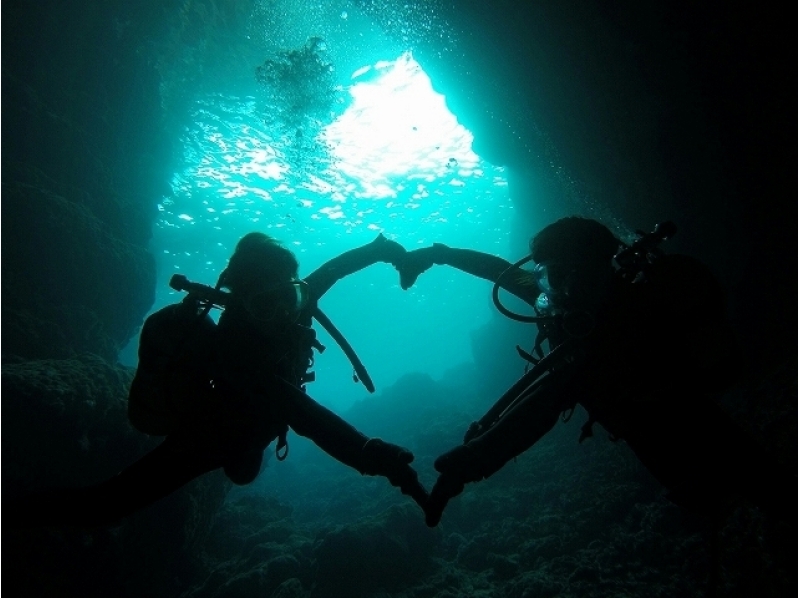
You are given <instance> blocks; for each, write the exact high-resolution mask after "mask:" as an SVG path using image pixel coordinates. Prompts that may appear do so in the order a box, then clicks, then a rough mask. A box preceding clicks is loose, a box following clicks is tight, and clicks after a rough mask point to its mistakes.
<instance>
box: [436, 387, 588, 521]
mask: <svg viewBox="0 0 800 598" xmlns="http://www.w3.org/2000/svg"><path fill="white" fill-rule="evenodd" d="M569 390H570V384H569V381H568V380H567V379H566V377H565V376H557V375H550V379H549V380H547V381H546V382H545V383H544V384H540V385H536V386H533V387H532V388H530V389H529V390H528V391H527V392H525V393H523V394H522V395H521V397H520V399H519V400H518V401H516V403H515V404H514V406H513V407H512V408H510V409H509V410H508V411H507V412H506V413H505V414H503V416H502V417H501V418H500V419H499V420H497V422H496V423H494V425H492V426H491V427H489V429H488V430H486V431H485V432H483V433H482V434H480V435H479V436H477V437H475V438H473V439H472V440H470V441H468V442H466V443H465V444H462V445H460V446H457V447H455V448H454V449H452V450H450V451H448V452H446V453H444V454H443V455H441V456H440V457H439V458H438V459H436V461H435V462H434V467H435V468H436V470H437V471H438V472H439V474H440V475H439V478H438V479H437V481H436V484H435V485H434V487H433V490H431V495H430V500H429V502H428V507H427V508H426V509H425V516H426V517H425V520H426V523H427V524H428V525H429V526H430V527H435V526H436V525H438V523H439V520H440V519H441V517H442V512H443V511H444V508H445V506H447V503H448V501H449V500H450V499H451V498H453V497H455V496H458V495H459V494H461V492H462V491H463V490H464V484H466V483H468V482H477V481H480V480H483V479H486V478H488V477H489V476H491V475H492V474H494V473H495V472H497V471H498V470H500V469H501V468H502V467H503V466H504V465H505V464H506V463H507V462H508V461H510V460H511V459H513V458H514V457H517V456H518V455H520V454H521V453H523V452H525V451H526V450H527V449H529V448H530V447H531V446H533V445H534V444H535V443H536V442H537V441H538V440H539V439H540V438H541V437H542V436H544V435H545V434H547V432H549V431H550V430H551V429H552V428H553V426H554V425H555V424H556V422H557V421H558V416H559V414H560V413H561V412H562V411H564V410H565V409H567V408H569V407H570V405H569V404H568V395H571V394H572V393H571V392H569Z"/></svg>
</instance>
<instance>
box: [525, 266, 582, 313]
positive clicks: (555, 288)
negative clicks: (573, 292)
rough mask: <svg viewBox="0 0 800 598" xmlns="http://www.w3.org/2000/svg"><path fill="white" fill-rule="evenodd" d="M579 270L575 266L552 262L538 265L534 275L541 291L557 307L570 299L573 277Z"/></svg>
mask: <svg viewBox="0 0 800 598" xmlns="http://www.w3.org/2000/svg"><path fill="white" fill-rule="evenodd" d="M577 270H578V268H577V267H576V266H575V265H573V264H565V263H560V262H552V263H541V264H536V266H535V267H534V269H533V273H532V274H533V278H534V280H536V284H537V286H538V287H539V290H540V291H541V292H542V293H543V294H544V295H545V296H546V297H547V299H548V300H549V302H550V303H551V304H555V305H557V304H558V303H559V302H563V300H564V299H565V298H567V297H569V295H570V286H571V284H572V279H573V275H574V274H575V273H576V272H577Z"/></svg>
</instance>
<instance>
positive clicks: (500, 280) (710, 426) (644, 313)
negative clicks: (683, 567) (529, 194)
mask: <svg viewBox="0 0 800 598" xmlns="http://www.w3.org/2000/svg"><path fill="white" fill-rule="evenodd" d="M675 232H676V227H675V226H674V224H672V223H670V222H666V223H663V224H661V225H659V226H658V227H656V230H654V231H653V232H651V233H647V234H645V233H642V232H639V239H638V241H636V242H634V243H633V244H632V245H631V246H627V245H625V244H623V243H622V242H621V241H620V240H619V239H617V238H616V237H615V236H614V234H613V233H612V232H611V231H610V230H609V229H608V228H607V227H606V226H604V225H602V224H601V223H599V222H597V221H596V220H592V219H587V218H581V217H577V216H572V217H567V218H563V219H560V220H558V221H556V222H554V223H552V224H550V225H548V226H546V227H545V228H544V229H542V230H541V231H540V232H539V233H538V234H536V235H535V236H534V237H533V238H532V240H531V242H530V254H529V255H528V256H526V257H525V258H523V259H522V260H520V261H518V262H517V263H515V264H511V263H509V262H507V261H506V260H504V259H501V258H499V257H496V256H492V255H488V254H485V253H481V252H478V251H472V250H469V249H458V248H451V247H448V246H446V245H443V244H439V243H435V244H433V245H432V246H431V247H426V248H422V249H418V250H414V251H410V252H408V253H407V254H405V256H403V258H402V259H401V260H400V261H399V264H397V269H398V271H399V272H400V276H401V286H402V287H403V288H404V289H408V288H410V287H411V286H412V285H413V284H414V283H415V281H416V280H417V277H418V276H419V275H420V274H421V273H423V272H424V271H426V270H427V269H429V268H430V267H432V266H433V265H434V264H440V265H448V266H451V267H454V268H457V269H459V270H462V271H464V272H466V273H468V274H472V275H474V276H477V277H480V278H483V279H486V280H488V281H490V282H493V283H495V286H494V291H493V298H494V300H495V303H496V305H497V307H498V309H500V311H501V312H502V313H504V314H505V315H507V316H509V317H511V318H513V319H516V320H519V321H523V322H531V323H535V324H536V325H537V327H538V335H537V338H536V343H535V346H534V349H533V351H532V352H531V353H528V352H527V351H524V350H522V349H520V348H519V347H518V348H517V349H518V351H519V353H520V355H521V356H522V357H523V358H525V359H526V360H527V361H529V362H530V364H529V366H528V367H531V369H530V371H528V372H527V373H526V374H525V375H523V376H522V377H521V378H520V380H519V381H518V382H516V383H515V384H514V385H513V386H512V387H511V388H510V389H508V391H507V392H506V393H505V394H504V395H503V396H502V397H501V398H500V399H499V400H498V401H497V402H496V403H495V404H494V405H493V407H492V408H490V409H489V411H488V412H487V413H486V414H485V415H484V416H483V417H482V418H481V419H480V420H479V421H477V422H474V423H473V424H472V425H471V426H470V427H469V429H468V430H467V431H466V434H465V436H464V441H463V444H461V445H459V446H456V447H454V448H453V449H452V450H450V451H448V452H446V453H444V454H442V455H441V456H439V457H438V458H437V459H436V461H435V464H434V465H435V468H436V470H437V471H438V472H439V477H438V479H437V481H436V484H435V486H434V487H433V489H432V490H431V495H430V501H429V502H428V504H427V506H426V508H425V512H426V522H427V524H428V525H429V526H432V527H433V526H436V525H438V523H439V521H440V519H441V517H442V513H443V511H444V509H445V507H446V505H447V503H448V501H450V500H451V499H453V498H454V497H456V496H458V495H459V494H460V493H461V492H462V491H463V489H464V485H465V484H466V483H469V482H477V481H480V480H483V479H486V478H488V477H490V476H491V475H492V474H494V473H495V472H497V471H498V470H499V469H501V468H502V467H503V466H504V465H505V464H506V463H507V462H508V461H510V460H512V459H513V458H514V457H516V456H518V455H520V454H521V453H523V452H524V451H526V450H528V449H529V448H531V447H532V446H533V445H534V444H535V443H536V442H537V441H538V440H539V439H541V438H542V437H543V436H544V435H545V434H546V433H547V432H548V431H550V430H551V429H552V428H553V426H554V425H555V424H556V422H557V421H558V420H559V417H560V416H562V415H563V417H565V418H568V417H569V416H571V415H572V412H573V410H574V409H575V407H576V405H581V406H583V407H584V408H585V410H586V412H587V413H588V421H587V422H586V423H585V424H584V425H583V427H582V430H581V434H580V438H579V442H582V441H583V440H584V439H585V438H587V437H590V436H592V434H593V425H594V424H595V423H597V424H600V425H601V426H602V427H603V428H604V429H605V430H606V431H607V432H608V433H609V436H610V438H611V439H612V440H624V441H625V442H626V443H627V444H628V446H629V447H630V448H631V449H632V450H633V452H634V453H635V454H636V455H637V457H638V458H639V460H640V461H641V462H642V463H643V464H644V465H645V467H646V468H647V469H648V470H649V471H650V472H651V473H652V474H653V475H654V476H655V478H656V479H657V480H658V481H659V482H660V483H661V484H662V485H663V486H664V487H665V488H666V496H667V497H668V498H669V499H670V500H671V501H672V502H674V503H675V504H677V505H679V506H681V507H683V508H684V509H686V510H687V511H688V512H690V513H694V514H698V515H700V516H701V517H702V516H705V515H709V514H713V513H714V511H715V510H716V509H717V508H718V507H719V506H720V503H721V501H723V500H726V497H729V496H733V495H735V496H739V497H742V499H743V500H746V501H749V503H751V504H753V505H754V506H756V507H759V508H761V509H764V510H766V511H768V512H770V513H787V512H788V513H792V512H793V511H794V510H795V507H796V493H794V494H793V493H792V492H791V490H788V489H787V487H786V486H784V485H783V484H785V477H786V475H785V471H783V470H780V469H779V465H778V464H776V463H773V461H772V459H770V458H768V457H767V455H766V454H765V451H764V448H763V447H762V446H761V445H759V444H757V443H756V442H755V441H754V439H753V438H752V437H750V436H749V435H748V434H746V433H745V432H744V431H743V430H742V429H741V428H740V427H739V426H738V425H736V424H735V422H734V421H733V420H732V418H731V417H729V416H728V415H727V413H726V412H725V411H724V410H723V409H722V408H721V407H720V405H719V403H718V401H717V399H718V398H719V397H720V396H721V393H723V392H725V391H726V389H728V388H729V387H731V386H732V385H733V384H734V383H735V381H736V380H737V378H738V375H739V372H740V370H741V368H742V364H743V353H742V351H741V349H740V347H739V345H738V343H737V341H736V338H735V335H734V332H733V330H732V328H731V327H730V326H729V324H728V322H727V321H726V311H725V297H724V293H723V290H722V287H721V286H720V284H719V283H718V281H717V280H716V278H715V277H714V276H713V274H712V272H711V271H710V270H709V269H708V268H707V267H706V266H705V265H704V264H702V263H701V262H699V261H698V260H696V259H694V258H691V257H688V256H684V255H670V254H665V253H664V252H663V251H662V250H661V249H659V247H658V245H659V243H660V242H661V241H664V240H666V239H668V238H670V237H671V236H672V235H674V234H675ZM526 262H533V268H532V270H531V271H528V270H523V269H522V265H523V264H525V263H526ZM501 288H502V289H504V290H505V291H508V292H510V293H512V294H513V295H515V296H517V297H519V298H520V299H522V300H523V301H525V302H526V303H527V304H529V305H530V306H531V307H532V308H533V310H534V313H535V315H533V316H524V315H520V314H515V313H513V312H511V311H510V310H508V309H506V308H505V307H504V306H503V305H502V303H501V302H500V301H499V294H498V293H499V289H501ZM793 475H794V478H793V479H794V480H795V482H796V472H793ZM795 489H796V486H795ZM795 514H796V513H795Z"/></svg>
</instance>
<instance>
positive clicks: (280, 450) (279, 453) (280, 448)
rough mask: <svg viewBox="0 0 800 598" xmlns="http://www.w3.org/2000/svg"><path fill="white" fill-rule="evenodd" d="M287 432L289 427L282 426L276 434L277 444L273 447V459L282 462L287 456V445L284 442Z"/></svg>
mask: <svg viewBox="0 0 800 598" xmlns="http://www.w3.org/2000/svg"><path fill="white" fill-rule="evenodd" d="M288 432H289V426H287V425H284V426H283V428H282V429H281V431H280V433H279V434H278V442H277V444H276V445H275V458H276V459H277V460H278V461H284V460H285V459H286V457H288V456H289V443H288V442H287V441H286V434H287V433H288Z"/></svg>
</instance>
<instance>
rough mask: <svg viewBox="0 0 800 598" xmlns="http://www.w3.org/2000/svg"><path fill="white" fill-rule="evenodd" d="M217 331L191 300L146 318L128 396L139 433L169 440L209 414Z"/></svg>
mask: <svg viewBox="0 0 800 598" xmlns="http://www.w3.org/2000/svg"><path fill="white" fill-rule="evenodd" d="M215 331H216V324H215V323H214V320H212V319H211V317H210V316H209V315H208V311H207V310H206V309H205V307H204V306H203V304H202V303H201V302H200V301H198V300H197V298H196V297H193V296H192V295H189V296H187V297H186V298H184V299H183V301H181V302H180V303H176V304H173V305H168V306H166V307H164V308H162V309H160V310H158V311H156V312H155V313H153V314H151V315H150V316H148V317H147V319H146V320H145V322H144V326H143V327H142V332H141V335H140V338H139V364H138V367H137V369H136V374H135V376H134V378H133V382H132V383H131V388H130V392H129V394H128V419H129V420H130V422H131V424H132V425H133V427H134V428H136V429H137V430H139V431H140V432H144V433H145V434H151V435H154V436H165V435H167V434H169V433H171V432H172V431H174V429H175V428H176V427H177V426H178V425H179V424H180V423H181V422H185V421H186V420H187V418H191V417H195V416H197V415H200V414H202V413H203V412H204V411H205V408H206V407H207V405H208V402H209V400H210V390H211V379H212V369H213V351H214V337H215Z"/></svg>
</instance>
